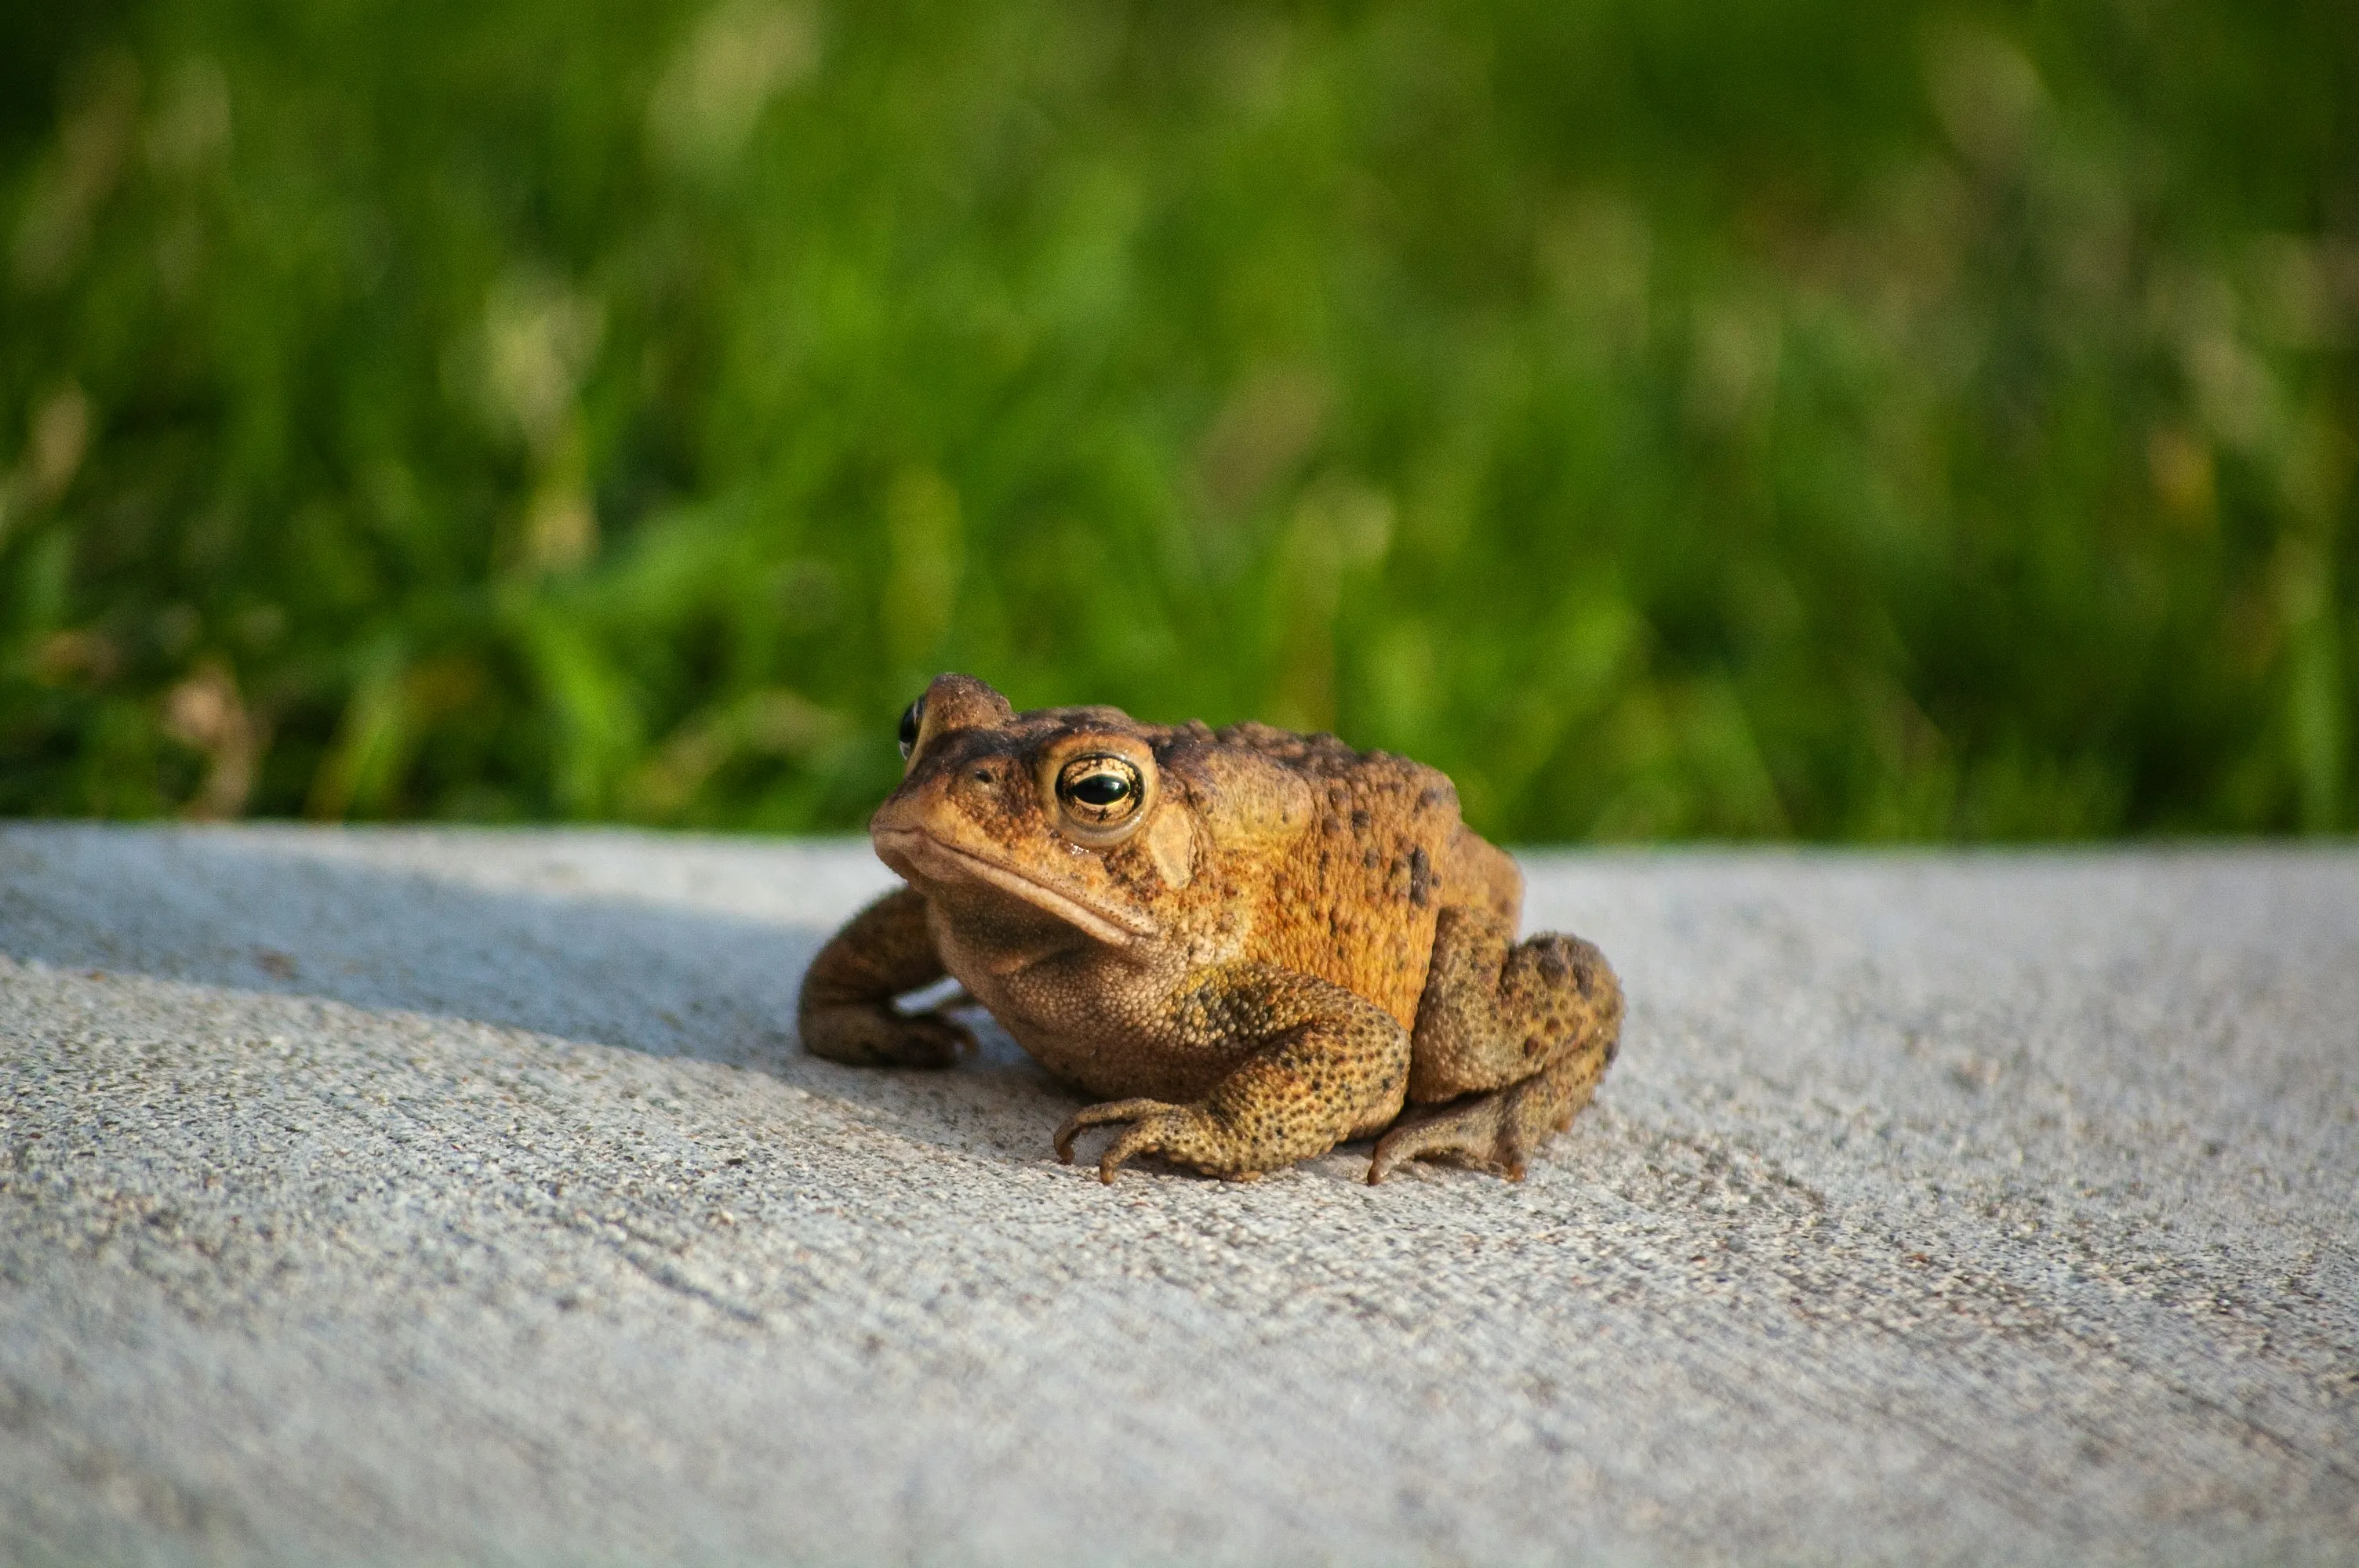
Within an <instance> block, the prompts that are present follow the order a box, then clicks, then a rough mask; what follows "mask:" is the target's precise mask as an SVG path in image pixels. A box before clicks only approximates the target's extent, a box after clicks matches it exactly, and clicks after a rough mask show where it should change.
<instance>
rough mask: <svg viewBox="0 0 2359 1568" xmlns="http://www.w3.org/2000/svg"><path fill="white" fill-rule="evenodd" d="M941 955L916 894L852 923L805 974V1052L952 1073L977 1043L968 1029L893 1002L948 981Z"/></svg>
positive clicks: (906, 893)
mask: <svg viewBox="0 0 2359 1568" xmlns="http://www.w3.org/2000/svg"><path fill="white" fill-rule="evenodd" d="M942 972H943V971H942V960H941V955H940V952H939V951H937V950H936V948H935V946H934V935H933V932H932V931H931V929H929V926H928V925H927V924H926V901H925V899H924V897H923V896H922V895H921V894H919V892H918V891H917V890H916V889H914V888H900V889H897V891H895V892H890V893H887V894H886V895H885V896H884V897H883V898H880V899H878V900H877V901H876V902H875V903H872V904H870V905H869V906H868V907H867V908H866V909H864V910H862V911H861V912H860V913H859V914H855V915H853V917H852V920H851V922H850V923H849V924H848V925H845V926H844V928H843V930H841V931H839V932H837V933H836V934H835V935H833V936H832V937H831V938H830V939H829V940H828V944H827V946H824V947H821V949H820V950H819V952H818V954H817V955H816V956H815V957H812V959H811V965H810V968H809V969H808V970H806V971H805V972H804V974H803V989H802V995H801V998H800V999H799V1001H798V1002H797V1004H796V1009H795V1029H796V1033H798V1034H799V1035H800V1036H801V1037H802V1043H803V1049H804V1050H806V1051H809V1052H810V1054H812V1055H814V1056H825V1057H826V1058H828V1059H829V1060H830V1061H832V1062H848V1063H850V1064H852V1065H853V1066H856V1067H947V1066H949V1065H951V1063H952V1062H954V1061H956V1060H958V1055H959V1052H960V1051H961V1049H962V1048H964V1047H966V1046H971V1045H973V1044H974V1039H973V1035H972V1034H971V1033H968V1031H967V1028H966V1026H965V1025H964V1024H962V1023H961V1022H958V1021H957V1020H956V1019H954V1018H950V1017H947V1016H945V1015H944V1013H943V1011H942V1010H941V1009H940V1008H939V1007H938V1008H936V1009H934V1010H933V1011H929V1012H920V1013H914V1014H912V1013H905V1012H902V1011H900V1010H899V1009H897V1008H896V1007H895V1006H894V1005H893V999H894V998H895V997H897V996H902V995H905V994H906V993H908V992H909V991H913V990H916V989H919V987H921V986H927V985H930V984H932V983H933V982H935V981H936V980H939V979H941V978H942Z"/></svg>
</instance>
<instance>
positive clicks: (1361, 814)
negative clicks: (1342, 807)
mask: <svg viewBox="0 0 2359 1568" xmlns="http://www.w3.org/2000/svg"><path fill="white" fill-rule="evenodd" d="M1373 820H1374V818H1372V817H1370V816H1368V814H1367V811H1366V810H1365V808H1362V809H1359V810H1355V811H1353V813H1352V831H1353V832H1354V833H1365V832H1366V831H1367V830H1368V825H1369V823H1370V822H1371V821H1373Z"/></svg>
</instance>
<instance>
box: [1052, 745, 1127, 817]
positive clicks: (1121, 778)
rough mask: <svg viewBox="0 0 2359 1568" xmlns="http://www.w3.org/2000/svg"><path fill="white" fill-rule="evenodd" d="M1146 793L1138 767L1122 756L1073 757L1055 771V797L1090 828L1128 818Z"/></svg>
mask: <svg viewBox="0 0 2359 1568" xmlns="http://www.w3.org/2000/svg"><path fill="white" fill-rule="evenodd" d="M1146 794H1147V792H1146V791H1145V789H1143V788H1142V787H1141V786H1140V780H1139V776H1138V768H1137V765H1136V763H1134V762H1131V761H1130V760H1129V759H1128V758H1125V757H1111V756H1106V755H1103V754H1100V755H1097V756H1093V757H1075V758H1074V759H1073V760H1072V761H1071V762H1067V763H1066V764H1065V765H1064V766H1063V767H1061V768H1060V769H1058V770H1057V798H1058V799H1059V800H1060V801H1062V802H1063V803H1064V806H1065V809H1066V810H1067V811H1070V812H1071V813H1072V814H1073V816H1074V817H1075V818H1076V819H1077V820H1079V821H1082V822H1084V823H1086V824H1088V825H1089V826H1091V827H1112V826H1113V825H1114V824H1115V823H1117V822H1120V821H1122V820H1123V819H1124V818H1125V817H1127V816H1130V815H1131V814H1132V813H1134V812H1136V810H1137V809H1138V806H1139V802H1140V801H1141V800H1143V799H1144V798H1145V797H1146Z"/></svg>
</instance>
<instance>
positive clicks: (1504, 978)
mask: <svg viewBox="0 0 2359 1568" xmlns="http://www.w3.org/2000/svg"><path fill="white" fill-rule="evenodd" d="M900 740H901V752H902V755H903V757H904V758H905V759H906V771H905V773H904V775H903V777H902V780H901V784H900V787H899V788H897V789H896V790H895V791H894V792H893V793H892V795H890V796H889V797H888V798H887V799H886V802H885V804H884V805H883V806H881V807H879V808H878V809H877V812H876V815H875V817H874V818H873V819H871V821H870V823H869V834H870V837H871V838H872V839H873V840H874V842H875V849H876V853H877V856H878V857H879V858H880V859H881V860H884V862H885V863H886V865H888V866H890V867H891V868H892V869H893V870H894V871H897V872H898V873H899V874H900V876H901V878H902V879H903V881H905V882H906V884H907V885H906V886H904V887H902V888H900V889H898V890H897V891H896V892H892V893H889V894H887V895H886V897H884V898H882V899H880V900H878V901H877V902H876V903H873V904H871V905H869V906H868V907H867V908H866V909H864V910H863V911H862V912H861V913H860V914H857V915H855V916H853V919H852V921H851V923H850V924H849V925H845V926H844V928H843V930H842V931H840V932H838V933H837V934H836V935H835V936H834V937H833V938H832V939H831V940H830V941H829V942H828V944H827V945H826V946H824V947H822V948H821V950H820V952H819V954H818V956H817V957H815V958H814V959H813V960H812V961H811V966H810V971H809V973H808V974H806V975H805V977H804V979H803V986H802V993H801V998H800V1003H799V1011H798V1023H799V1032H800V1034H801V1037H802V1041H803V1044H804V1046H805V1048H806V1049H808V1050H810V1051H811V1052H813V1053H815V1054H819V1055H821V1056H824V1057H827V1058H829V1059H831V1060H833V1061H837V1062H848V1063H854V1064H858V1065H870V1066H886V1067H940V1066H945V1065H949V1064H950V1063H951V1062H952V1061H953V1060H955V1059H956V1057H957V1056H958V1054H959V1053H960V1052H961V1050H962V1049H963V1048H965V1047H968V1046H971V1045H972V1044H973V1037H972V1034H971V1033H970V1031H969V1030H968V1029H967V1028H966V1026H965V1025H964V1024H962V1022H960V1021H959V1019H958V1018H957V1017H956V1016H955V1015H954V1011H953V1010H955V1009H956V1008H958V1007H961V1006H963V1005H965V1004H966V1003H968V1002H969V1001H970V1000H971V1001H972V1002H974V1003H979V1004H981V1005H982V1007H984V1009H985V1010H986V1011H989V1012H990V1014H991V1016H992V1017H993V1018H995V1019H996V1020H998V1022H1000V1024H1001V1025H1002V1026H1003V1027H1004V1028H1006V1031H1007V1033H1009V1034H1011V1035H1013V1036H1014V1037H1015V1038H1016V1041H1017V1043H1018V1044H1021V1045H1022V1046H1023V1047H1024V1048H1025V1049H1026V1050H1027V1051H1028V1052H1030V1053H1031V1054H1032V1055H1033V1056H1034V1057H1036V1058H1037V1059H1038V1061H1039V1062H1040V1063H1041V1064H1042V1065H1044V1066H1046V1067H1047V1068H1048V1069H1049V1071H1050V1072H1051V1073H1053V1074H1055V1075H1056V1076H1058V1077H1059V1078H1061V1079H1063V1080H1065V1081H1066V1082H1067V1083H1069V1084H1071V1085H1072V1086H1074V1087H1077V1088H1078V1089H1080V1090H1081V1091H1082V1093H1083V1094H1085V1095H1087V1096H1090V1097H1093V1098H1094V1099H1095V1100H1097V1101H1098V1102H1100V1103H1095V1104H1092V1105H1089V1106H1087V1107H1085V1108H1083V1109H1082V1110H1080V1111H1078V1112H1076V1113H1075V1114H1074V1115H1073V1116H1072V1117H1071V1118H1070V1119H1067V1120H1066V1122H1065V1124H1064V1125H1063V1126H1062V1127H1060V1128H1059V1129H1058V1130H1057V1134H1056V1140H1055V1144H1056V1150H1057V1155H1058V1158H1059V1159H1060V1160H1062V1161H1065V1162H1068V1163H1070V1162H1071V1159H1072V1151H1073V1141H1074V1138H1075V1136H1076V1135H1077V1134H1079V1133H1081V1132H1082V1130H1085V1129H1089V1128H1094V1127H1114V1128H1116V1129H1117V1131H1116V1133H1115V1135H1114V1138H1113V1141H1111V1142H1110V1143H1108V1144H1107V1146H1106V1147H1105V1150H1104V1152H1103V1154H1102V1155H1101V1157H1100V1158H1099V1161H1098V1174H1099V1176H1100V1177H1101V1178H1102V1179H1103V1180H1104V1181H1107V1182H1111V1181H1113V1180H1114V1173H1115V1172H1116V1170H1118V1169H1119V1168H1120V1167H1121V1165H1122V1164H1123V1162H1125V1161H1126V1160H1128V1159H1130V1158H1132V1157H1133V1156H1135V1155H1147V1154H1152V1155H1157V1156H1160V1157H1161V1158H1162V1159H1164V1160H1166V1161H1169V1162H1176V1163H1178V1164H1180V1165H1183V1166H1187V1167H1190V1168H1192V1169H1194V1170H1197V1171H1201V1172H1203V1173H1207V1174H1211V1175H1216V1176H1223V1177H1229V1178H1233V1179H1238V1180H1250V1179H1252V1178H1254V1177H1256V1176H1258V1175H1260V1174H1261V1173H1264V1172H1267V1171H1273V1170H1277V1169H1279V1168H1281V1167H1283V1166H1286V1165H1288V1164H1291V1163H1293V1162H1296V1161H1299V1160H1304V1159H1309V1158H1311V1157H1313V1156H1315V1155H1319V1154H1323V1153H1325V1152H1327V1151H1329V1150H1331V1149H1332V1148H1334V1147H1335V1146H1336V1145H1337V1144H1338V1143H1341V1142H1343V1141H1345V1140H1348V1139H1354V1138H1364V1137H1369V1136H1372V1135H1376V1134H1382V1136H1381V1137H1380V1138H1378V1140H1377V1142H1376V1144H1375V1156H1374V1158H1373V1159H1372V1160H1371V1162H1370V1163H1369V1166H1368V1180H1369V1181H1370V1182H1380V1181H1382V1180H1383V1179H1384V1178H1385V1176H1386V1173H1389V1172H1391V1171H1393V1170H1394V1169H1396V1168H1397V1166H1399V1164H1400V1163H1401V1162H1403V1161H1405V1160H1425V1159H1433V1160H1447V1161H1451V1162H1458V1163H1462V1164H1469V1165H1474V1166H1478V1167H1483V1168H1487V1169H1490V1170H1494V1171H1497V1172H1500V1173H1505V1174H1506V1175H1507V1176H1508V1177H1510V1178H1513V1179H1518V1180H1519V1179H1521V1177H1522V1175H1523V1173H1524V1165H1525V1162H1526V1160H1527V1159H1528V1158H1529V1157H1530V1155H1531V1153H1532V1152H1533V1151H1534V1150H1535V1149H1537V1148H1538V1147H1539V1146H1540V1144H1541V1143H1542V1142H1544V1141H1546V1140H1547V1138H1548V1137H1549V1135H1550V1134H1551V1133H1553V1132H1556V1131H1560V1130H1563V1129H1564V1128H1566V1127H1567V1126H1569V1125H1570V1124H1571V1120H1572V1117H1573V1114H1574V1113H1575V1112H1576V1111H1578V1110H1579V1109H1580V1108H1582V1106H1584V1105H1586V1104H1587V1103H1588V1102H1589V1099H1590V1097H1591V1096H1592V1095H1593V1093H1594V1092H1595V1090H1596V1087H1597V1082H1598V1079H1599V1077H1600V1076H1603V1073H1604V1071H1605V1068H1606V1066H1607V1065H1608V1064H1609V1063H1611V1062H1612V1061H1613V1060H1614V1050H1615V1046H1616V1044H1617V1042H1618V1039H1619V1035H1620V1030H1621V1023H1622V991H1621V987H1620V985H1619V984H1618V983H1617V982H1616V980H1615V979H1614V971H1613V969H1612V968H1609V967H1608V966H1607V964H1606V962H1605V958H1604V957H1603V954H1601V953H1599V952H1598V950H1597V949H1596V948H1595V947H1594V946H1591V945H1590V944H1589V943H1587V942H1584V941H1582V940H1581V939H1579V938H1578V937H1573V936H1562V935H1536V936H1532V937H1529V938H1527V939H1526V940H1523V941H1520V942H1519V941H1517V939H1516V930H1517V920H1518V917H1519V914H1520V912H1521V907H1522V903H1523V877H1522V874H1521V873H1520V872H1519V871H1517V868H1516V863H1515V861H1514V860H1510V859H1509V858H1508V857H1507V856H1506V854H1505V853H1503V852H1502V851H1500V850H1498V849H1495V848H1493V847H1492V846H1491V845H1490V844H1488V843H1485V842H1484V840H1483V839H1482V838H1479V837H1477V836H1476V835H1475V834H1474V832H1473V830H1472V829H1470V828H1469V827H1466V826H1465V825H1464V824H1463V823H1462V822H1461V821H1460V820H1459V817H1458V795H1457V792H1456V790H1455V789H1453V788H1452V787H1451V783H1450V780H1449V779H1448V778H1447V777H1446V776H1444V775H1443V774H1441V773H1438V772H1436V771H1435V770H1434V769H1432V768H1429V767H1425V766H1422V765H1420V764H1419V763H1417V762H1410V761H1408V759H1406V758H1403V757H1396V756H1392V755H1389V754H1387V753H1386V752H1356V751H1353V749H1352V748H1350V747H1349V746H1347V745H1345V744H1343V742H1342V741H1338V740H1336V739H1335V738H1334V737H1333V736H1332V735H1325V734H1320V735H1298V734H1294V733H1292V732H1290V731H1288V730H1277V729H1273V728H1271V727H1269V726H1267V725H1264V724H1254V723H1245V724H1233V725H1230V726H1228V727H1227V728H1225V729H1221V730H1212V729H1209V728H1207V727H1206V726H1204V725H1203V724H1201V723H1188V724H1178V725H1158V724H1142V723H1139V722H1138V721H1136V720H1135V719H1131V718H1130V717H1129V716H1128V715H1126V714H1125V713H1123V712H1121V711H1120V710H1119V709H1116V708H1040V709H1037V710H1035V711H1032V712H1029V713H1018V712H1016V710H1015V709H1014V708H1013V707H1012V706H1010V704H1009V703H1008V701H1007V699H1006V697H1002V696H1000V695H999V693H997V692H996V691H994V690H993V689H992V688H991V687H988V686H985V685H984V683H983V682H981V681H979V680H975V679H973V678H972V677H970V676H959V675H946V676H940V677H939V678H937V679H936V680H935V681H934V682H933V684H932V685H930V686H929V687H927V688H926V691H925V694H924V695H923V696H922V697H919V698H918V700H917V701H915V702H913V703H911V704H910V705H909V708H908V711H907V712H905V713H904V714H903V715H902V716H901V735H900ZM946 976H947V977H951V978H953V979H956V980H957V981H958V982H959V984H960V986H962V987H963V989H964V995H963V996H954V997H953V998H951V1000H948V1001H945V1002H942V1003H941V1004H940V1005H939V1006H936V1007H933V1008H931V1009H929V1010H926V1011H916V1012H909V1011H903V1010H901V1009H899V1008H897V1007H896V1006H895V1001H896V999H897V998H900V997H903V996H905V995H907V994H908V993H910V992H912V991H916V990H919V989H925V988H927V987H929V986H931V985H933V984H935V983H936V982H939V981H940V980H942V979H943V978H944V977H946Z"/></svg>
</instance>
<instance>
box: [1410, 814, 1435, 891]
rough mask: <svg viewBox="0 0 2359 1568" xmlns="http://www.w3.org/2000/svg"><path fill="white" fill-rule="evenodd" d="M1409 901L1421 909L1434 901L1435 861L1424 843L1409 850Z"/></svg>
mask: <svg viewBox="0 0 2359 1568" xmlns="http://www.w3.org/2000/svg"><path fill="white" fill-rule="evenodd" d="M1427 793H1428V794H1429V795H1430V794H1431V793H1432V792H1431V791H1430V790H1429V791H1428V792H1427ZM1408 901H1409V903H1413V904H1415V905H1416V906H1417V907H1418V908H1419V909H1423V908H1424V907H1425V906H1426V905H1427V904H1429V903H1432V902H1433V862H1432V861H1431V860H1428V859H1427V858H1426V854H1425V849H1424V847H1423V846H1422V845H1420V846H1419V847H1418V848H1416V849H1411V850H1410V851H1409V852H1408Z"/></svg>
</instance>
